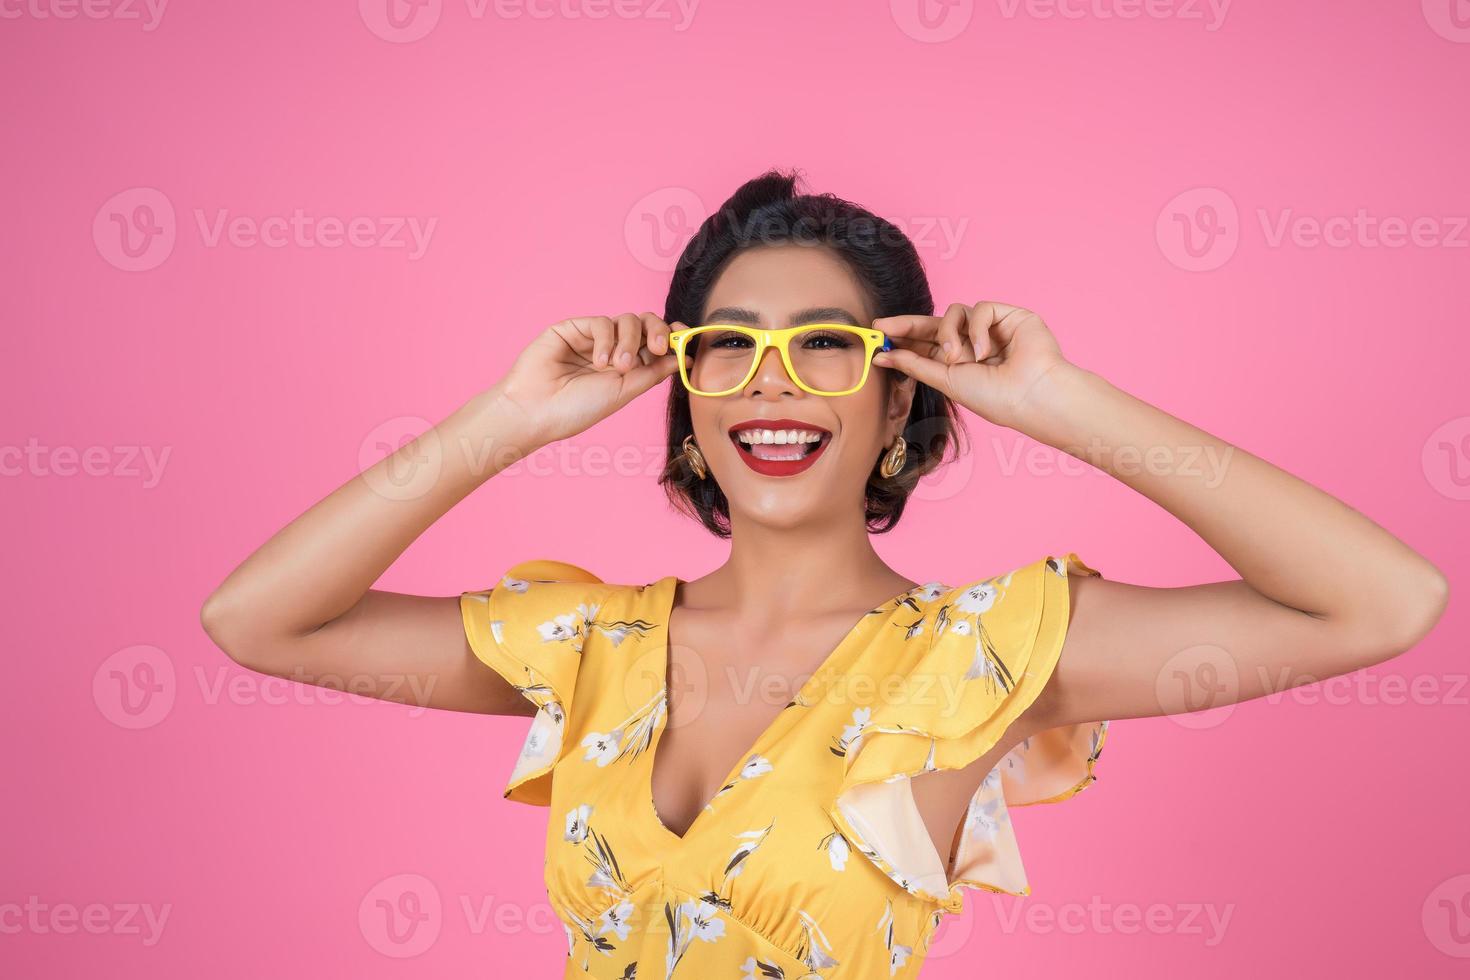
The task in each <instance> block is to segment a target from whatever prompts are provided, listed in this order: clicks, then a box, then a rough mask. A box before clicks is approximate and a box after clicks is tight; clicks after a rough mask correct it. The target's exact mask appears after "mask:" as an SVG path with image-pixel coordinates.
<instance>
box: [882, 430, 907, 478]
mask: <svg viewBox="0 0 1470 980" xmlns="http://www.w3.org/2000/svg"><path fill="white" fill-rule="evenodd" d="M908 456H909V444H908V443H907V442H905V441H904V438H903V436H899V437H898V438H897V439H895V440H893V445H892V446H891V447H890V448H889V450H888V452H886V453H884V454H883V462H881V463H879V464H878V473H879V474H880V475H881V476H882V477H883V479H885V480H891V479H893V478H894V477H895V476H897V475H898V474H899V473H901V472H903V465H904V463H906V462H907V461H908Z"/></svg>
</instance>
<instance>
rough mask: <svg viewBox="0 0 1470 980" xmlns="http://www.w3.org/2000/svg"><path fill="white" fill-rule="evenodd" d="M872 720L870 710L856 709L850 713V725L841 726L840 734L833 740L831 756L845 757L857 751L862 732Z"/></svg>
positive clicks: (871, 710) (871, 711)
mask: <svg viewBox="0 0 1470 980" xmlns="http://www.w3.org/2000/svg"><path fill="white" fill-rule="evenodd" d="M872 720H873V709H872V708H857V709H854V711H853V713H852V724H851V725H844V726H842V734H841V735H840V736H838V737H837V738H835V739H833V744H832V754H833V755H836V756H846V755H848V754H850V753H854V752H856V751H857V746H858V743H859V742H860V741H862V737H863V730H864V729H866V728H867V727H868V724H869V723H870V722H871V721H872Z"/></svg>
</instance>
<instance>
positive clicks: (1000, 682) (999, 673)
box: [964, 627, 1016, 691]
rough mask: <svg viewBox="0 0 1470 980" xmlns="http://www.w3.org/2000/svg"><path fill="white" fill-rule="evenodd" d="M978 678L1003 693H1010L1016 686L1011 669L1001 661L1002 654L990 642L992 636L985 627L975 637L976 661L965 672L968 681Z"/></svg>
mask: <svg viewBox="0 0 1470 980" xmlns="http://www.w3.org/2000/svg"><path fill="white" fill-rule="evenodd" d="M977 678H979V679H982V680H984V681H985V683H986V684H987V685H989V686H992V687H994V686H999V687H1000V689H1001V690H1002V691H1009V690H1010V689H1011V688H1013V687H1015V686H1016V684H1015V678H1014V677H1012V676H1011V669H1010V668H1009V667H1007V666H1006V664H1005V661H1004V660H1002V659H1000V654H999V653H997V652H996V649H995V647H994V646H993V645H992V644H991V642H990V635H989V634H988V633H986V632H985V629H984V628H983V627H982V628H981V630H980V632H979V634H977V635H976V637H975V659H974V660H973V661H971V662H970V669H969V670H967V671H965V677H964V679H965V680H967V681H969V680H975V679H977Z"/></svg>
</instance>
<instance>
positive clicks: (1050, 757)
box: [460, 553, 1107, 980]
mask: <svg viewBox="0 0 1470 980" xmlns="http://www.w3.org/2000/svg"><path fill="white" fill-rule="evenodd" d="M1069 574H1085V575H1097V574H1098V572H1096V571H1095V570H1093V569H1091V568H1088V567H1087V566H1086V565H1084V564H1083V563H1082V561H1081V559H1080V558H1078V557H1077V555H1076V554H1075V553H1069V554H1067V555H1065V556H1064V557H1062V558H1054V557H1051V556H1048V557H1046V558H1044V559H1041V560H1038V561H1036V562H1033V563H1031V564H1029V565H1025V566H1023V567H1021V568H1017V569H1015V570H1013V571H1011V572H1008V573H1006V574H1004V575H998V576H993V577H991V578H987V579H983V580H980V581H976V582H972V583H969V584H966V585H962V586H959V587H951V586H947V585H944V584H942V583H938V582H930V583H927V584H925V585H921V586H918V587H916V588H914V589H911V590H909V591H908V592H905V593H903V594H902V595H899V596H895V597H894V598H892V599H890V600H888V601H887V602H885V603H884V604H883V605H881V606H879V607H878V608H876V609H873V610H871V611H870V612H868V613H866V614H865V615H864V616H863V617H862V618H861V619H860V620H859V621H858V623H857V625H855V626H854V627H853V628H852V630H851V631H850V632H849V633H848V635H847V636H846V638H844V639H843V641H842V642H841V643H840V644H839V645H838V646H837V647H836V648H835V649H834V650H833V651H832V652H831V654H830V655H829V656H828V658H827V660H826V661H825V662H824V663H823V664H822V666H821V668H820V669H819V670H818V671H816V672H815V673H814V674H813V675H812V676H811V678H810V679H809V680H808V681H807V682H806V683H805V684H804V685H803V686H802V687H801V688H800V690H799V691H798V693H797V694H796V696H795V697H794V698H792V700H791V702H790V703H789V704H787V705H786V707H785V708H784V709H783V710H781V711H780V712H779V713H777V715H776V717H775V720H774V721H773V722H772V723H771V725H770V726H769V727H768V728H767V729H766V730H765V731H764V732H762V733H761V735H760V736H759V737H758V738H757V739H756V741H755V743H754V744H753V745H751V746H750V748H749V749H748V750H747V751H746V752H745V754H744V755H743V756H742V757H741V758H740V760H739V761H738V762H737V763H736V764H735V765H734V766H733V767H732V770H731V772H730V773H729V774H728V777H727V778H726V779H725V780H724V781H723V783H722V788H721V789H720V790H719V792H718V793H716V795H715V797H714V799H712V800H711V801H710V802H709V803H708V804H707V805H706V806H705V807H704V809H703V810H702V811H701V812H700V814H699V816H698V817H697V818H696V819H695V821H694V823H693V824H692V825H691V826H690V827H689V829H688V830H687V831H686V833H685V834H684V836H682V837H680V836H678V835H676V834H675V833H674V832H673V831H671V830H669V829H668V828H667V827H665V826H664V825H663V823H662V822H661V821H660V819H659V817H658V815H657V813H656V811H655V809H654V805H653V793H652V788H651V787H652V777H651V773H652V769H653V757H654V754H655V752H656V751H657V748H658V743H659V738H660V736H661V734H662V733H663V731H664V728H665V722H666V720H667V717H668V712H667V701H666V696H667V686H666V683H665V680H666V673H667V663H668V640H667V624H668V622H669V618H670V612H671V610H672V608H673V605H674V598H675V590H676V587H677V585H678V584H679V580H678V579H677V578H676V577H674V576H668V577H666V578H662V579H659V580H658V581H656V582H652V583H649V584H647V585H613V584H607V583H604V582H602V581H601V580H600V579H598V578H597V577H596V576H595V575H593V574H592V573H590V572H588V571H586V570H584V569H581V568H578V567H577V566H575V565H569V564H566V563H563V562H556V561H529V562H523V563H522V564H519V565H516V566H515V567H513V568H511V569H510V571H509V572H508V574H506V576H505V577H504V578H503V579H502V580H501V582H500V583H499V584H498V585H496V586H494V587H493V588H491V589H487V590H484V591H480V592H467V593H465V594H464V595H463V596H462V597H461V599H460V607H461V610H462V612H463V615H464V626H465V631H466V635H467V636H468V638H469V642H470V645H471V647H472V648H473V650H474V652H475V654H476V655H477V656H478V657H479V658H480V659H481V660H483V661H484V662H485V663H486V664H488V665H489V666H490V667H492V668H494V669H495V670H496V671H497V672H499V673H500V674H501V675H502V676H504V677H505V678H506V679H507V680H508V681H510V683H511V684H513V685H515V687H516V688H517V689H518V690H520V692H521V693H522V694H523V695H524V696H525V697H526V698H528V699H529V700H530V701H531V702H532V703H534V704H535V705H536V706H537V708H538V710H537V712H536V716H535V718H534V719H533V720H532V723H531V729H530V732H529V733H528V735H527V736H526V740H525V744H524V747H523V748H522V751H521V753H520V756H519V758H518V759H517V761H516V764H515V768H514V770H513V771H512V772H511V774H510V778H509V782H508V786H507V788H506V790H505V796H506V797H507V798H509V799H512V800H516V801H519V802H522V803H528V804H532V805H535V806H549V807H550V808H551V813H550V820H549V822H548V829H547V837H546V890H547V895H548V896H549V898H550V899H551V903H552V906H553V908H554V909H555V911H556V913H557V915H558V916H559V917H560V918H561V920H562V924H563V925H564V926H565V928H566V932H567V943H568V957H567V962H566V967H565V972H564V974H563V977H564V978H565V977H595V978H598V980H612V978H620V980H634V978H636V980H725V978H729V980H756V978H760V980H771V978H786V980H802V978H806V980H816V978H822V980H879V978H882V980H892V978H894V977H905V978H913V977H916V976H918V973H919V970H920V967H921V965H922V963H923V960H924V956H925V954H926V952H927V950H928V945H929V941H930V939H931V938H932V936H933V934H934V930H935V928H936V927H937V926H938V925H939V922H940V920H941V918H942V917H943V916H944V915H945V914H946V913H949V912H957V911H959V910H960V909H961V908H962V907H963V901H962V892H963V890H964V889H967V888H977V889H984V890H987V891H992V892H1004V893H1007V894H1012V895H1028V894H1030V888H1029V886H1028V884H1027V880H1026V874H1025V871H1024V869H1023V868H1022V864H1021V856H1020V852H1019V850H1018V848H1017V845H1016V838H1015V835H1014V833H1013V832H1012V829H1011V823H1010V819H1009V815H1008V813H1007V807H1009V806H1024V805H1028V804H1033V803H1052V802H1057V801H1059V800H1064V799H1066V798H1067V797H1069V796H1072V795H1073V794H1075V793H1077V792H1078V791H1080V790H1082V789H1084V788H1085V787H1086V786H1088V785H1089V783H1091V782H1092V780H1093V778H1094V776H1093V772H1092V770H1093V765H1094V763H1095V762H1096V761H1097V758H1098V754H1099V753H1100V752H1101V750H1102V747H1103V741H1104V739H1105V737H1106V735H1107V722H1105V721H1103V722H1097V723H1088V724H1080V725H1070V726H1066V727H1063V728H1054V729H1051V730H1049V731H1046V732H1042V733H1040V734H1039V735H1036V736H1034V737H1032V738H1030V739H1028V740H1027V741H1025V742H1023V743H1021V744H1019V745H1017V746H1016V747H1015V748H1014V749H1013V750H1012V751H1011V752H1010V753H1009V754H1007V755H1006V756H1005V758H1004V759H1002V760H1001V762H1000V763H999V764H998V765H996V767H995V768H994V769H992V770H991V772H990V773H989V774H988V775H987V776H986V777H985V779H984V781H983V783H982V784H981V786H980V788H979V790H978V791H977V792H976V793H975V796H974V797H973V799H972V800H971V801H970V804H969V808H968V811H967V813H966V815H965V818H964V830H963V834H962V836H961V840H960V845H959V849H958V851H957V856H956V861H955V866H954V877H953V879H950V878H949V876H948V874H947V872H946V869H945V859H944V858H943V857H941V856H940V854H939V853H938V852H937V851H936V849H935V847H934V843H933V840H932V838H931V837H930V835H929V833H928V832H927V830H926V829H925V825H924V823H923V821H922V818H921V817H920V814H919V810H918V808H917V807H916V806H915V804H914V800H913V795H912V792H911V789H910V780H911V779H913V778H922V775H923V774H924V773H927V772H932V771H934V770H937V769H954V768H960V767H963V766H965V765H967V764H969V763H971V762H973V761H975V760H976V759H978V758H980V757H981V756H983V755H984V754H985V753H986V752H987V751H988V750H989V749H990V748H992V747H993V746H994V745H995V744H996V743H997V742H998V741H999V740H1000V738H1001V736H1002V734H1003V733H1004V732H1005V730H1006V728H1007V727H1008V726H1009V725H1010V724H1011V722H1012V721H1014V720H1015V718H1016V717H1017V716H1018V715H1020V713H1021V712H1022V710H1023V709H1025V708H1026V707H1027V705H1029V704H1031V702H1032V701H1034V700H1035V699H1036V697H1037V695H1038V694H1039V693H1040V691H1041V690H1042V688H1043V686H1044V685H1045V684H1046V681H1047V679H1048V677H1050V675H1051V673H1052V671H1053V669H1054V668H1055V666H1056V663H1057V659H1058V656H1059V654H1060V651H1061V646H1062V640H1063V638H1064V636H1065V635H1066V629H1067V620H1068V612H1069V605H1068V585H1067V582H1068V579H1067V577H1068V575H1069Z"/></svg>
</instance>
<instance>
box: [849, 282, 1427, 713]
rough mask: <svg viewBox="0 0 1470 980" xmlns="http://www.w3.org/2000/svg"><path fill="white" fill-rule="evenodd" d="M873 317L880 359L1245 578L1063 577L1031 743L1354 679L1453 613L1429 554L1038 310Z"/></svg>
mask: <svg viewBox="0 0 1470 980" xmlns="http://www.w3.org/2000/svg"><path fill="white" fill-rule="evenodd" d="M875 325H876V326H878V327H879V329H884V330H888V331H889V332H890V333H893V334H894V335H895V336H902V337H904V338H906V339H905V340H903V341H901V342H900V344H901V346H902V347H903V348H904V349H901V350H900V351H898V352H896V353H895V355H883V356H882V358H881V359H875V363H884V362H885V361H887V362H888V363H890V364H891V365H892V366H894V367H897V368H899V369H901V370H904V371H905V372H906V373H910V374H913V375H915V376H916V377H918V378H919V380H921V381H924V382H926V383H928V384H931V385H934V386H936V387H939V388H940V390H943V391H946V393H949V394H950V395H951V397H953V398H955V399H956V400H957V401H959V402H960V403H961V404H964V405H966V406H967V407H969V408H970V409H971V410H973V411H975V412H976V413H977V414H980V415H981V416H983V417H985V418H987V419H989V420H990V421H993V422H996V423H998V424H1001V425H1006V426H1009V427H1011V428H1015V429H1017V430H1018V431H1020V432H1022V433H1024V434H1026V435H1028V436H1030V437H1032V438H1034V439H1036V440H1038V441H1040V442H1044V443H1046V444H1047V445H1050V446H1053V447H1055V448H1057V449H1059V450H1061V451H1063V452H1066V453H1068V454H1069V455H1073V456H1076V457H1077V458H1079V459H1083V460H1086V461H1087V462H1089V463H1092V464H1093V465H1095V466H1097V467H1099V468H1100V469H1102V470H1104V471H1105V472H1107V473H1109V474H1111V475H1112V476H1114V477H1116V478H1117V479H1119V480H1121V481H1123V482H1124V483H1126V484H1127V485H1128V486H1130V487H1132V488H1133V489H1134V490H1137V491H1138V492H1139V493H1141V494H1143V495H1144V496H1146V497H1148V498H1149V499H1150V500H1152V501H1154V502H1155V503H1157V504H1159V505H1160V506H1162V507H1163V508H1164V509H1166V510H1168V511H1169V512H1170V513H1171V514H1173V515H1174V516H1175V517H1177V518H1179V519H1180V520H1181V521H1183V522H1184V523H1185V524H1186V525H1188V526H1189V527H1190V528H1191V529H1193V530H1194V531H1195V532H1196V533H1197V534H1199V536H1200V537H1202V538H1203V539H1204V540H1205V541H1206V542H1207V543H1208V544H1209V545H1210V546H1211V547H1212V548H1214V549H1215V550H1216V551H1217V552H1218V553H1219V554H1220V555H1221V557H1223V558H1224V559H1225V560H1226V561H1227V562H1229V563H1230V565H1231V566H1232V567H1233V568H1234V569H1235V570H1236V571H1237V572H1238V573H1239V574H1240V576H1241V577H1240V578H1239V579H1235V580H1231V581H1224V582H1212V583H1206V584H1201V585H1192V586H1185V587H1179V588H1151V587H1147V586H1140V585H1130V584H1126V583H1122V582H1114V581H1110V580H1106V579H1100V578H1094V577H1089V576H1084V575H1073V576H1071V579H1070V581H1071V586H1072V587H1071V590H1070V591H1071V600H1072V615H1071V621H1070V625H1069V629H1068V633H1067V638H1066V641H1065V644H1064V646H1063V650H1062V656H1061V660H1060V661H1059V663H1058V665H1057V667H1056V670H1055V671H1054V674H1053V677H1052V680H1051V682H1050V683H1049V684H1048V686H1047V688H1046V690H1045V691H1044V692H1043V693H1042V695H1041V697H1039V698H1038V699H1037V701H1036V702H1035V703H1034V704H1033V705H1032V707H1031V709H1030V710H1028V711H1027V712H1026V714H1025V716H1023V719H1022V720H1021V722H1020V723H1018V728H1019V729H1021V731H1022V733H1023V734H1024V733H1025V732H1028V731H1041V730H1045V729H1047V728H1050V727H1053V726H1056V725H1064V724H1070V723H1073V722H1086V721H1101V720H1103V719H1115V718H1133V717H1144V716H1152V715H1166V714H1181V713H1184V712H1188V711H1195V710H1202V709H1205V708H1212V707H1219V706H1221V705H1224V704H1228V703H1233V702H1237V701H1244V700H1249V699H1252V698H1257V697H1261V696H1263V695H1266V694H1270V693H1273V692H1278V691H1281V690H1284V689H1286V688H1290V687H1295V686H1298V685H1301V684H1305V683H1310V682H1312V681H1317V680H1323V679H1326V678H1328V677H1333V676H1336V675H1338V674H1343V673H1347V672H1349V671H1353V670H1357V669H1360V668H1363V667H1367V666H1370V665H1372V664H1376V663H1379V662H1381V661H1383V660H1386V659H1388V658H1390V657H1393V656H1396V655H1397V654H1400V653H1402V652H1404V651H1406V650H1408V649H1409V648H1411V647H1412V646H1414V644H1416V643H1417V642H1418V641H1419V640H1420V639H1421V638H1422V637H1423V636H1424V635H1425V634H1426V633H1428V632H1429V630H1430V629H1431V628H1432V627H1433V625H1434V623H1435V622H1436V621H1437V620H1438V619H1439V617H1440V615H1441V613H1442V612H1443V611H1444V608H1445V604H1446V602H1447V601H1448V594H1449V588H1448V584H1447V582H1446V580H1445V577H1444V575H1443V574H1442V573H1441V572H1440V571H1439V569H1438V568H1436V567H1435V566H1434V565H1433V564H1431V563H1430V562H1429V561H1428V560H1427V559H1425V558H1424V557H1423V556H1422V555H1420V554H1418V553H1417V552H1415V551H1414V550H1413V549H1411V548H1410V547H1408V546H1407V545H1406V544H1404V543H1403V542H1402V541H1400V540H1399V539H1397V538H1396V537H1394V536H1393V535H1392V534H1390V533H1389V532H1388V531H1386V530H1384V529H1383V528H1382V527H1380V526H1379V525H1377V524H1375V523H1374V522H1373V521H1371V520H1369V519H1368V518H1367V517H1365V516H1364V515H1363V514H1361V513H1359V512H1358V511H1356V510H1353V509H1352V508H1351V507H1349V506H1348V505H1347V504H1344V503H1343V502H1342V501H1340V500H1338V499H1336V498H1335V497H1332V496H1330V495H1329V494H1327V493H1325V492H1323V491H1322V490H1319V489H1317V488H1316V487H1313V486H1312V485H1311V484H1309V483H1306V482H1305V481H1303V480H1301V479H1298V478H1297V477H1295V476H1292V475H1291V474H1290V473H1287V472H1285V471H1284V470H1281V469H1279V468H1278V467H1275V466H1273V465H1271V464H1270V463H1268V462H1266V461H1265V460H1264V459H1261V458H1260V457H1258V456H1254V455H1252V454H1250V453H1248V452H1246V451H1244V450H1242V449H1239V448H1237V447H1235V446H1232V445H1230V444H1229V443H1226V442H1224V441H1223V440H1221V439H1218V438H1216V437H1214V436H1212V435H1210V434H1209V433H1207V432H1205V431H1203V430H1201V429H1199V428H1197V427H1195V426H1193V425H1190V424H1189V423H1187V422H1184V421H1181V420H1180V419H1178V418H1175V417H1174V416H1172V415H1169V414H1168V413H1166V412H1163V411H1161V410H1159V409H1157V408H1154V407H1153V406H1151V405H1148V404H1147V403H1145V402H1143V401H1140V400H1139V399H1137V398H1134V397H1133V396H1131V395H1129V394H1127V393H1125V392H1123V391H1121V390H1119V389H1118V388H1116V387H1114V386H1113V385H1111V384H1109V383H1108V382H1107V381H1106V380H1105V379H1103V378H1102V377H1100V376H1099V375H1097V374H1094V373H1092V372H1089V371H1085V370H1083V369H1081V368H1079V367H1077V366H1075V365H1073V364H1071V363H1070V362H1068V361H1066V360H1065V359H1064V358H1063V357H1062V356H1061V352H1060V350H1059V349H1058V347H1057V344H1056V341H1055V339H1054V338H1053V337H1052V335H1051V333H1050V331H1049V330H1048V329H1047V328H1046V326H1045V324H1044V323H1042V321H1041V319H1040V318H1039V317H1037V316H1036V315H1035V314H1034V313H1031V312H1030V311H1027V310H1023V309H1019V308H1017V307H1011V306H1006V305H1004V304H999V303H981V304H978V305H977V306H975V307H965V306H959V305H957V306H955V307H951V308H950V310H949V312H948V313H947V314H946V316H945V317H944V318H942V319H941V318H934V317H897V318H892V320H880V321H878V323H877V324H875ZM946 342H948V343H949V344H950V345H951V351H952V355H946V353H945V351H944V344H945V343H946Z"/></svg>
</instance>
